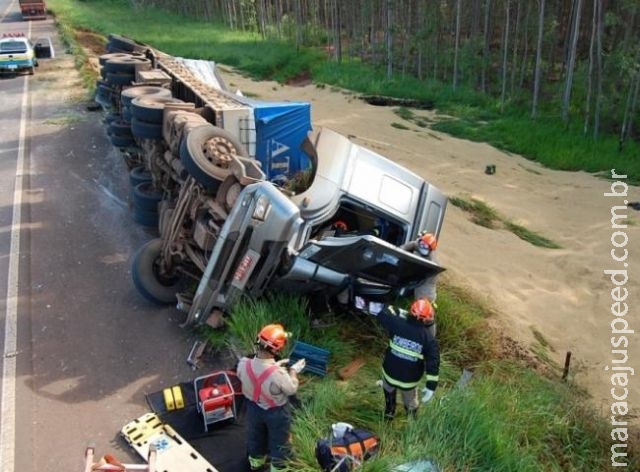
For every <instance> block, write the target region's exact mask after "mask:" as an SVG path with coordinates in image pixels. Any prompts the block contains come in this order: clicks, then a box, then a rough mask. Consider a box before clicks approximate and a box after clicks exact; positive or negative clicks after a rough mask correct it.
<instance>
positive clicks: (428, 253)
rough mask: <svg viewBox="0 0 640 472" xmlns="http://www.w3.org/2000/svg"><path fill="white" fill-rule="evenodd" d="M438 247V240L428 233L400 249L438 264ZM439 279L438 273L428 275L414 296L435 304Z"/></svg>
mask: <svg viewBox="0 0 640 472" xmlns="http://www.w3.org/2000/svg"><path fill="white" fill-rule="evenodd" d="M437 247H438V240H437V238H436V237H435V236H434V235H433V234H431V233H427V232H422V233H420V235H419V236H418V238H416V239H414V240H413V241H409V242H408V243H405V244H403V245H402V246H400V248H401V249H404V250H405V251H408V252H413V253H415V254H418V255H420V256H422V257H424V258H425V259H428V260H430V261H431V262H434V263H436V264H438V258H437V256H436V248H437ZM437 277H438V274H437V273H436V274H432V275H428V276H427V277H426V278H425V279H424V280H422V282H420V285H418V286H417V287H416V288H415V289H414V292H413V293H414V296H415V297H416V298H425V297H426V298H428V299H429V301H430V302H431V303H435V302H436V296H437V292H436V278H437Z"/></svg>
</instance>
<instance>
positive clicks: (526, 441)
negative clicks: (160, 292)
mask: <svg viewBox="0 0 640 472" xmlns="http://www.w3.org/2000/svg"><path fill="white" fill-rule="evenodd" d="M439 293H440V295H439V297H438V306H439V309H438V338H439V341H440V345H441V352H442V363H441V374H440V378H441V380H440V388H439V389H438V391H437V393H436V398H435V399H434V400H433V401H432V402H431V403H430V404H428V405H426V406H423V407H421V409H420V411H419V415H418V417H417V418H416V419H415V420H412V419H408V418H407V417H406V415H405V414H404V412H403V409H402V408H401V406H400V407H399V409H398V411H399V413H398V414H397V416H396V418H395V420H394V421H393V422H391V423H387V422H385V421H384V420H383V418H382V412H383V409H384V400H383V396H382V392H381V389H380V387H379V386H377V385H376V381H377V380H379V379H380V365H381V359H382V352H383V350H384V348H385V345H386V338H385V334H384V332H383V331H382V330H381V328H380V327H379V326H378V325H377V323H376V321H375V319H374V318H372V317H369V316H367V315H362V314H357V313H354V312H352V311H348V312H339V311H335V312H333V313H327V314H324V315H318V314H315V315H311V314H310V313H309V310H308V308H307V305H306V303H305V302H304V301H303V300H301V299H299V298H290V297H286V296H276V297H274V298H273V299H271V300H263V301H260V302H257V303H249V302H245V303H242V304H239V305H237V306H236V309H235V310H234V313H233V314H232V316H231V317H230V319H229V323H228V325H227V328H226V330H225V331H224V332H220V331H215V332H211V333H210V339H211V340H212V344H214V345H215V346H217V347H218V348H225V349H226V348H231V349H232V351H234V352H235V353H236V355H246V354H249V353H252V352H253V349H254V340H255V333H256V332H257V331H259V329H260V327H261V326H263V325H264V324H267V323H273V322H279V323H282V324H283V325H284V326H285V328H286V329H287V330H288V331H290V332H291V335H292V338H291V342H290V343H289V345H288V349H291V347H292V345H293V341H295V340H299V341H302V342H305V343H308V344H312V345H314V346H317V347H321V348H324V349H327V350H328V351H330V353H331V354H330V358H329V366H328V367H329V368H328V373H327V375H326V376H324V377H319V376H317V375H314V374H308V373H304V374H302V375H301V379H302V380H301V383H302V385H301V387H300V390H299V393H298V399H299V400H300V406H299V407H298V408H297V409H296V413H295V416H294V424H293V430H292V438H293V445H294V448H295V452H296V457H295V459H294V460H293V461H292V462H291V464H290V468H289V469H287V470H290V471H314V470H317V469H318V466H317V462H316V458H315V455H314V448H315V444H316V441H317V440H318V439H320V438H323V437H327V436H328V435H329V434H330V429H331V424H332V423H335V422H338V421H346V422H348V423H351V424H353V425H354V426H356V427H358V428H364V429H367V430H370V431H373V432H375V433H376V434H377V435H379V437H380V439H381V444H382V449H381V452H380V454H379V455H378V456H377V457H375V458H374V459H371V460H370V461H368V462H367V463H366V466H365V467H364V468H363V469H362V470H368V471H380V472H382V471H385V472H388V471H390V470H393V467H394V466H397V465H400V464H403V463H406V462H409V461H412V460H419V459H420V460H424V459H430V460H432V461H433V462H434V463H436V464H437V465H438V466H439V467H440V468H441V470H442V471H453V470H486V471H489V470H490V471H492V472H493V471H515V470H517V471H531V472H539V471H541V470H562V471H584V470H599V471H605V470H611V467H610V452H609V443H610V438H609V433H610V431H609V428H610V427H609V425H608V424H607V423H606V421H605V420H604V419H603V418H602V417H600V416H599V415H598V413H597V412H596V411H595V410H593V409H592V408H591V407H590V406H589V404H588V402H587V397H586V394H585V393H584V392H582V391H581V390H580V389H578V388H577V387H576V386H574V385H573V384H572V382H571V381H570V380H569V381H567V382H563V381H561V380H560V377H559V375H558V374H559V369H558V368H557V366H554V365H552V364H548V363H545V362H544V361H542V360H540V358H537V357H536V356H535V355H534V354H532V353H524V352H522V351H518V350H517V349H512V346H511V345H510V344H505V343H504V341H503V340H502V338H501V337H500V335H499V333H496V332H494V331H492V330H491V328H490V327H489V320H488V316H489V315H488V314H487V313H488V310H487V308H486V307H484V306H482V305H481V304H478V303H475V302H473V301H472V298H471V297H470V296H469V295H468V294H466V293H464V292H462V291H460V289H456V288H453V287H448V286H446V285H444V286H442V287H441V289H440V290H439ZM399 303H402V301H399ZM315 317H320V318H319V321H320V322H319V323H314V319H313V318H315ZM316 325H317V326H322V327H317V328H314V326H316ZM518 353H519V355H518ZM287 355H288V352H285V354H284V357H287ZM354 360H364V364H363V365H362V367H361V368H359V369H358V370H356V371H355V373H354V374H353V375H352V376H351V377H349V378H347V379H341V378H340V376H339V370H340V369H341V368H343V367H345V366H347V365H348V364H349V363H350V362H352V361H354ZM464 369H467V370H469V371H472V372H473V376H472V377H471V380H470V381H469V382H468V383H467V384H466V385H464V386H463V387H458V386H456V383H457V382H458V380H459V379H460V377H461V374H462V372H463V370H464ZM399 401H400V399H399ZM632 468H633V467H632Z"/></svg>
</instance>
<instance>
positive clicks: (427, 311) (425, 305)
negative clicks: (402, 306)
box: [409, 298, 436, 323]
mask: <svg viewBox="0 0 640 472" xmlns="http://www.w3.org/2000/svg"><path fill="white" fill-rule="evenodd" d="M409 312H410V313H411V314H412V315H413V316H414V317H416V318H417V319H418V320H420V321H422V322H423V323H429V322H431V321H433V318H434V317H435V315H436V313H435V310H434V309H433V306H432V305H431V303H430V302H429V300H427V299H426V298H418V299H417V300H416V301H415V302H413V303H412V304H411V309H410V310H409Z"/></svg>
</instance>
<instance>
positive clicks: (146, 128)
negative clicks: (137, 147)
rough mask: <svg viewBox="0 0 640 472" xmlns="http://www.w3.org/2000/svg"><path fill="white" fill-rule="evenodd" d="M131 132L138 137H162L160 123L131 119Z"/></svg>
mask: <svg viewBox="0 0 640 472" xmlns="http://www.w3.org/2000/svg"><path fill="white" fill-rule="evenodd" d="M131 132H132V134H133V135H134V136H135V137H136V138H138V139H162V125H161V124H156V123H147V122H145V121H140V120H139V119H137V118H132V119H131Z"/></svg>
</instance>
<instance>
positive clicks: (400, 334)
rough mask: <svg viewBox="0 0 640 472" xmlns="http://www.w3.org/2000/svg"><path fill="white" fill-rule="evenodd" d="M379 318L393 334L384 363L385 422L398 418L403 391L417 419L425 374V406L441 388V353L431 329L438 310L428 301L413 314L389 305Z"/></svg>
mask: <svg viewBox="0 0 640 472" xmlns="http://www.w3.org/2000/svg"><path fill="white" fill-rule="evenodd" d="M377 316H378V321H379V322H380V324H381V325H382V326H383V327H384V328H385V329H386V330H387V332H388V333H389V345H388V347H387V349H386V351H385V354H384V361H383V363H382V388H383V391H384V399H385V408H384V415H385V418H386V419H393V417H394V416H395V413H396V396H397V394H396V391H397V390H400V393H401V395H402V401H403V403H404V407H405V409H406V411H407V414H408V415H411V416H415V413H416V411H417V410H418V407H419V406H420V403H419V401H418V384H419V383H420V380H421V379H422V376H423V373H424V372H426V374H427V383H426V387H425V388H423V389H422V393H423V395H422V398H421V401H422V403H427V402H429V401H430V400H431V398H432V397H433V394H434V392H435V390H436V388H437V387H438V373H439V370H440V349H439V347H438V341H437V340H436V338H435V337H434V336H433V334H432V333H431V332H430V330H429V329H428V327H427V325H428V324H429V323H431V322H433V318H434V309H433V307H432V306H431V303H429V300H428V299H426V298H419V299H417V300H415V301H414V302H413V304H412V305H411V308H410V309H409V311H406V310H401V309H398V308H396V307H393V306H390V305H388V306H385V307H383V308H382V310H381V311H380V312H379V313H378V315H377Z"/></svg>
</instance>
